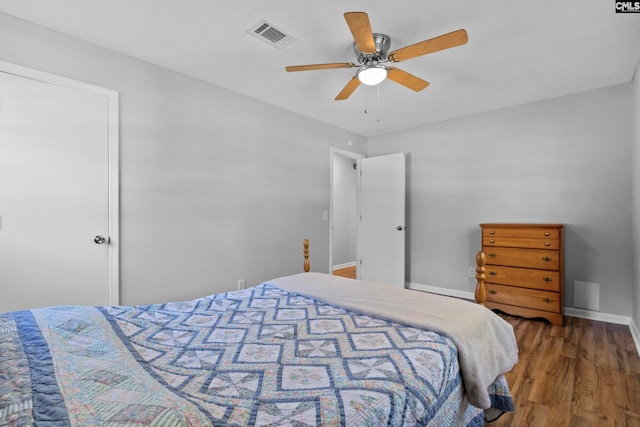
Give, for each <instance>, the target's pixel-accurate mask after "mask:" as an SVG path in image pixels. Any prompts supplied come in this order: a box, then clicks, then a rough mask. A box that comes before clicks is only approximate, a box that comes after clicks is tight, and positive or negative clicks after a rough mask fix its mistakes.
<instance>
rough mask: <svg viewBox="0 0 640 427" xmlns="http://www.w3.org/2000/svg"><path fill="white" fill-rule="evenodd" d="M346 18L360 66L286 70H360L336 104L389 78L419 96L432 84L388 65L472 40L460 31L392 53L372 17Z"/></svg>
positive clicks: (339, 64) (362, 14)
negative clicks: (372, 23)
mask: <svg viewBox="0 0 640 427" xmlns="http://www.w3.org/2000/svg"><path fill="white" fill-rule="evenodd" d="M344 18H345V19H346V21H347V25H348V26H349V29H350V30H351V34H352V35H353V39H354V43H353V50H354V52H355V54H356V60H357V63H356V64H354V63H353V62H335V63H329V64H311V65H292V66H289V67H286V68H285V69H286V70H287V71H289V72H293V71H309V70H326V69H331V68H353V67H358V70H357V71H356V74H355V76H353V78H352V79H351V80H350V81H349V83H347V85H346V86H345V87H344V88H343V89H342V91H341V92H340V93H339V94H338V96H337V97H336V101H341V100H344V99H347V98H349V96H351V94H352V93H353V92H354V91H355V90H356V89H357V88H358V86H360V83H364V84H366V85H370V86H375V85H377V84H380V83H382V82H383V81H384V80H385V79H386V78H389V80H392V81H394V82H396V83H399V84H401V85H402V86H405V87H407V88H409V89H411V90H414V91H416V92H419V91H421V90H422V89H424V88H426V87H427V86H429V82H427V81H425V80H422V79H421V78H419V77H416V76H414V75H413V74H410V73H407V72H406V71H402V70H401V69H399V68H396V67H393V66H389V65H387V64H388V63H390V62H391V63H396V62H400V61H405V60H407V59H411V58H415V57H417V56H422V55H426V54H428V53H433V52H437V51H440V50H444V49H449V48H451V47H456V46H460V45H463V44H465V43H466V42H467V41H468V40H469V39H468V37H467V32H466V31H465V30H457V31H453V32H451V33H448V34H443V35H441V36H438V37H434V38H432V39H429V40H424V41H421V42H419V43H415V44H412V45H410V46H406V47H403V48H400V49H398V50H394V51H393V52H391V53H388V52H389V48H390V47H391V38H390V37H389V36H388V35H386V34H382V33H374V32H372V31H371V24H370V23H369V16H368V15H367V14H366V13H365V12H347V13H345V14H344Z"/></svg>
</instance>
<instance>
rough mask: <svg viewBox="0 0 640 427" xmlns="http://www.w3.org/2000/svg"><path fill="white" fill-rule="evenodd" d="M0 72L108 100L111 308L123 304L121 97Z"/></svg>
mask: <svg viewBox="0 0 640 427" xmlns="http://www.w3.org/2000/svg"><path fill="white" fill-rule="evenodd" d="M0 71H2V72H5V73H8V74H13V75H16V76H20V77H26V78H29V79H33V80H39V81H42V82H45V83H49V84H53V85H56V86H62V87H70V88H74V89H80V90H86V91H88V92H92V93H95V94H98V95H101V96H104V97H106V98H107V102H108V109H109V111H108V114H109V132H108V133H109V135H108V144H109V153H108V157H109V159H108V162H109V184H108V185H109V196H108V197H109V224H108V228H109V240H110V242H109V304H110V305H119V304H120V250H119V249H120V227H119V225H120V215H119V212H120V205H119V201H120V183H119V168H120V166H119V146H120V131H119V104H118V102H119V96H118V92H117V91H115V90H111V89H106V88H103V87H100V86H95V85H92V84H89V83H84V82H81V81H78V80H73V79H69V78H66V77H62V76H58V75H55V74H50V73H47V72H45V71H40V70H35V69H32V68H27V67H23V66H21V65H16V64H12V63H10V62H5V61H0Z"/></svg>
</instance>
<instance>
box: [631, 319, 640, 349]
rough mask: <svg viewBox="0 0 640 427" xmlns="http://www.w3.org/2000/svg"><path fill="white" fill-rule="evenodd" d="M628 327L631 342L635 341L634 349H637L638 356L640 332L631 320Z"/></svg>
mask: <svg viewBox="0 0 640 427" xmlns="http://www.w3.org/2000/svg"><path fill="white" fill-rule="evenodd" d="M629 329H630V330H631V336H632V337H633V342H634V343H636V350H637V351H638V356H640V332H639V331H638V327H637V326H636V324H635V323H634V322H633V320H632V321H631V323H630V324H629Z"/></svg>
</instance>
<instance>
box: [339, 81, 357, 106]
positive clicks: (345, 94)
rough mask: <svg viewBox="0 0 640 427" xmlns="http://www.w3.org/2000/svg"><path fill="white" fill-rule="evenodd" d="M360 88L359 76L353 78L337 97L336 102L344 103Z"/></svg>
mask: <svg viewBox="0 0 640 427" xmlns="http://www.w3.org/2000/svg"><path fill="white" fill-rule="evenodd" d="M358 86H360V80H359V79H358V76H353V78H352V79H351V80H350V81H349V83H347V85H346V86H345V87H344V89H342V91H341V92H340V93H339V94H338V96H336V101H343V100H345V99H347V98H348V97H350V96H351V94H352V93H353V92H354V91H355V90H356V89H357V88H358Z"/></svg>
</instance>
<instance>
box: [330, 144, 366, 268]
mask: <svg viewBox="0 0 640 427" xmlns="http://www.w3.org/2000/svg"><path fill="white" fill-rule="evenodd" d="M334 155H335V156H340V157H346V158H348V159H352V160H359V159H364V158H366V157H367V156H365V155H364V154H360V153H355V152H352V151H347V150H342V149H340V148H335V147H330V149H329V274H332V273H333V211H334V200H333V156H334ZM357 191H358V190H357V189H356V192H357ZM357 199H358V197H356V201H355V203H356V212H358V200H357ZM357 232H358V231H357V230H356V235H357ZM357 250H358V249H357V245H356V251H357ZM357 259H358V254H357V253H356V262H357ZM356 270H357V266H356Z"/></svg>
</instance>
